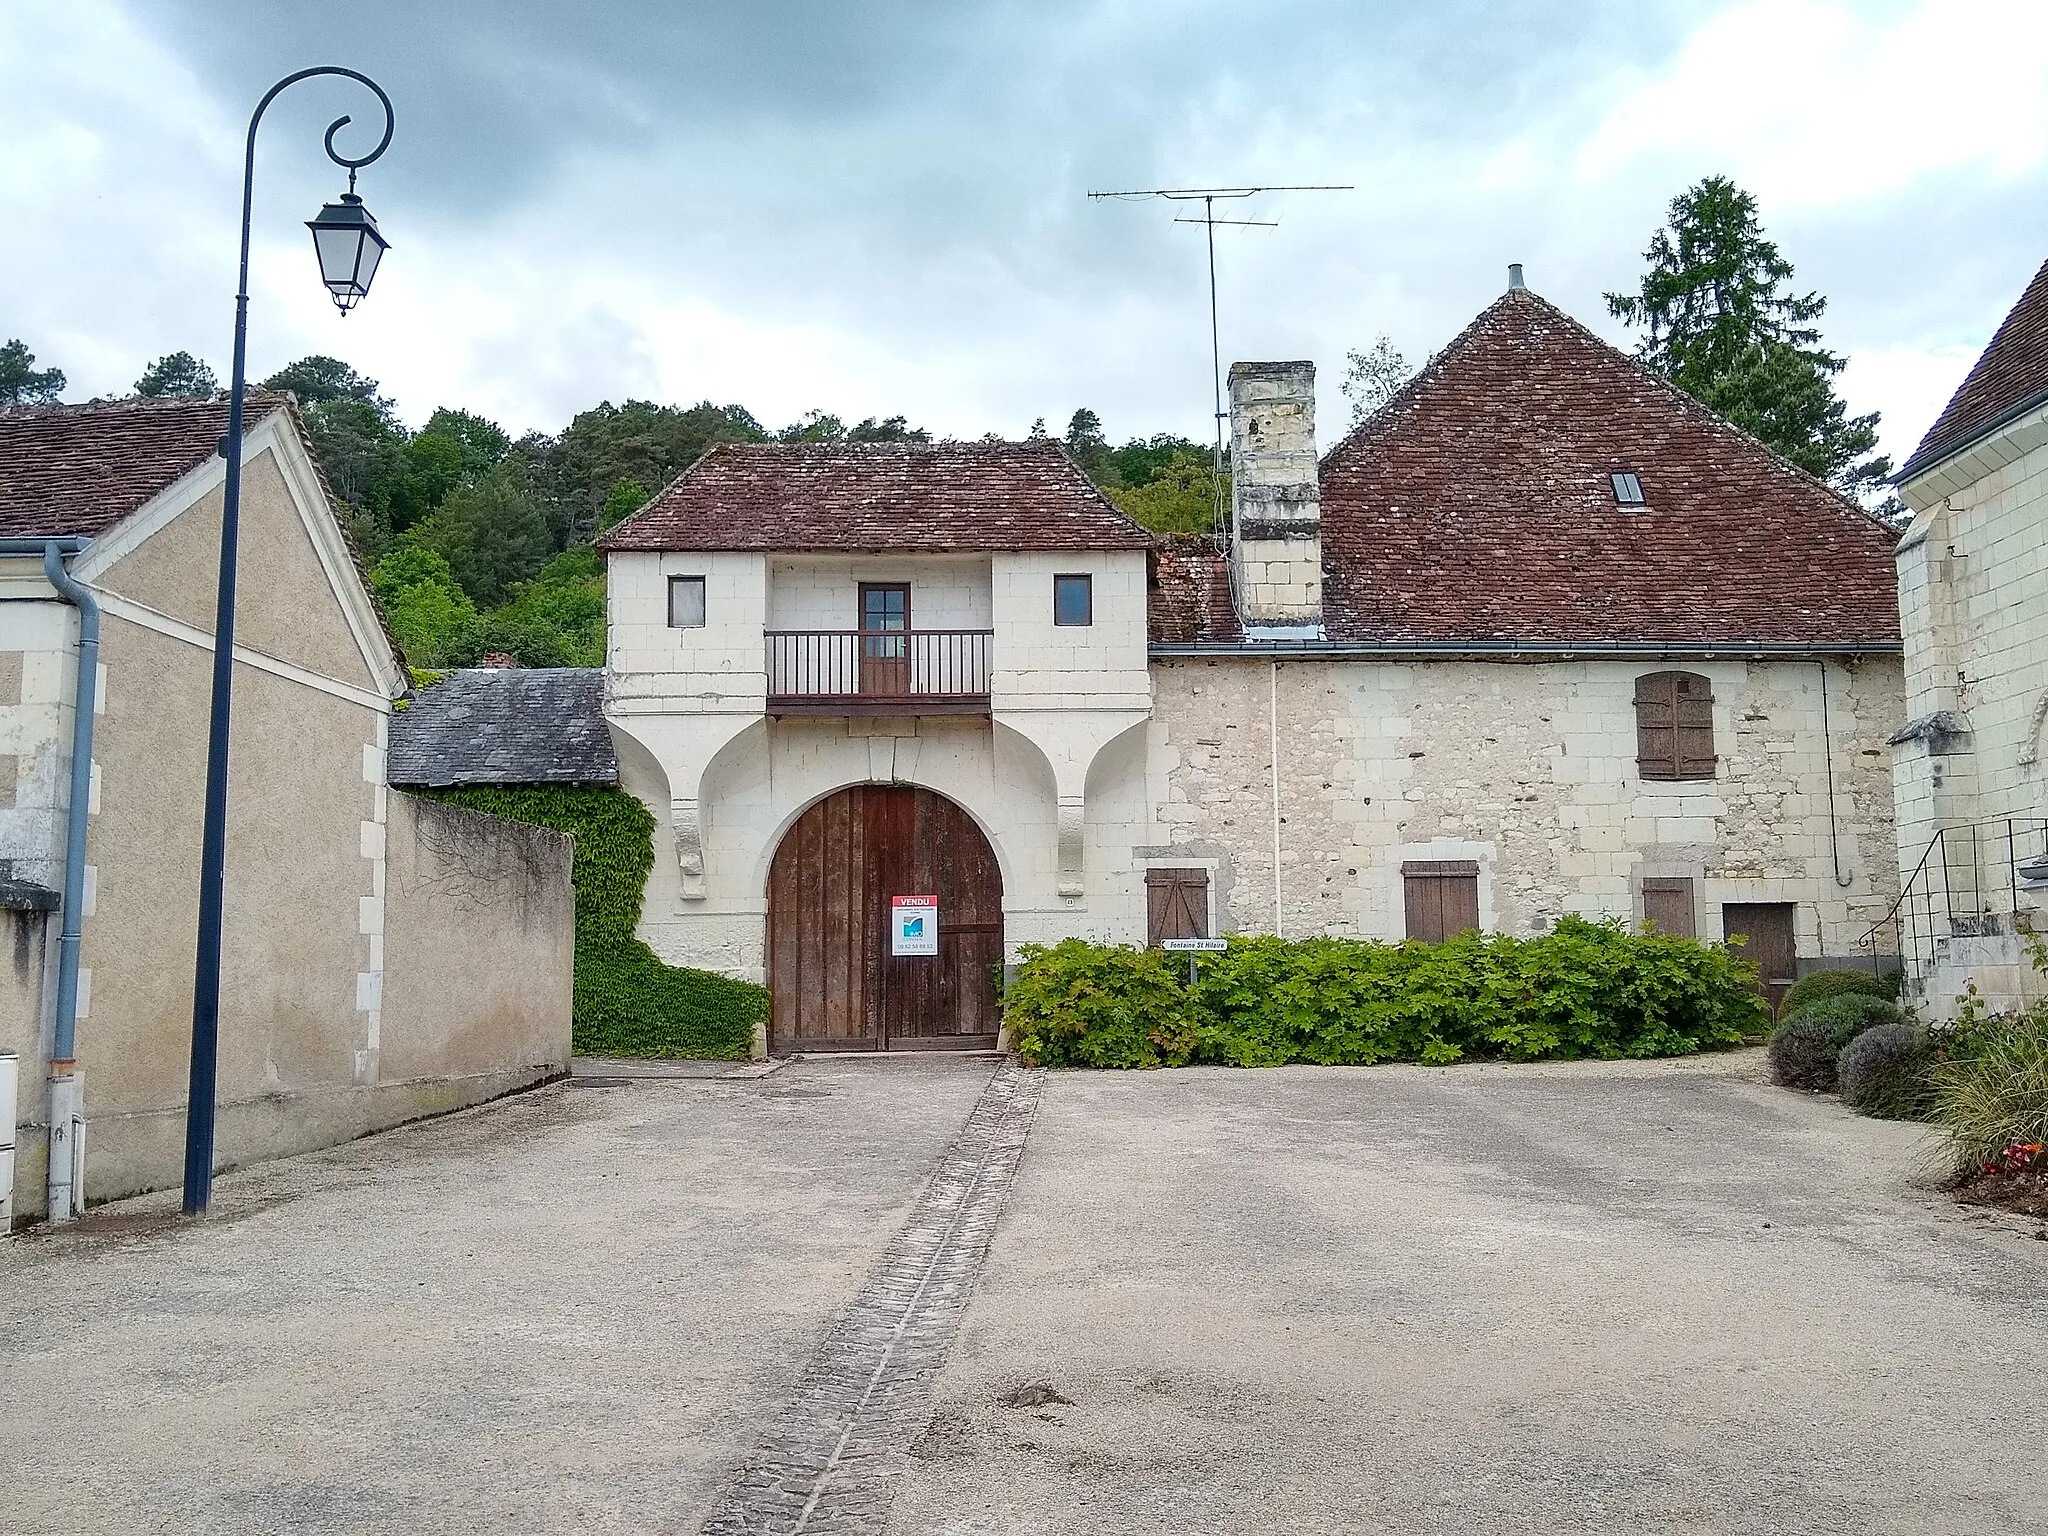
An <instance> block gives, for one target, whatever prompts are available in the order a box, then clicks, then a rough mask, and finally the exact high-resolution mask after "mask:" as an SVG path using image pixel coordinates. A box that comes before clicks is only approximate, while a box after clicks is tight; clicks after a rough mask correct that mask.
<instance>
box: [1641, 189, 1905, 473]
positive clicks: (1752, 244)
mask: <svg viewBox="0 0 2048 1536" xmlns="http://www.w3.org/2000/svg"><path fill="white" fill-rule="evenodd" d="M1643 259H1644V261H1645V262H1647V263H1648V266H1649V270H1648V271H1646V272H1645V273H1644V274H1643V279H1642V284H1641V286H1640V288H1639V289H1638V291H1637V292H1635V293H1633V294H1621V293H1610V294H1608V295H1607V308H1608V310H1609V312H1610V313H1612V314H1613V315H1614V316H1615V318H1616V319H1619V320H1622V321H1625V322H1626V323H1627V324H1629V325H1632V326H1637V327H1640V328H1641V329H1642V330H1643V331H1644V333H1645V334H1644V336H1643V338H1642V340H1641V342H1640V343H1639V344H1638V345H1637V348H1636V355H1637V356H1638V357H1640V358H1641V359H1642V360H1643V362H1644V363H1645V364H1647V365H1648V366H1649V367H1651V368H1653V369H1655V370H1656V371H1657V372H1658V373H1661V374H1663V375H1664V377H1666V378H1668V379H1670V380H1671V382H1672V383H1674V384H1676V385H1677V386H1678V387H1679V388H1680V389H1683V390H1684V391H1685V392H1686V393H1687V394H1689V395H1691V396H1692V397H1693V398H1694V399H1696V400H1698V401H1699V402H1700V403H1701V404H1703V405H1705V406H1707V407H1708V408H1709V409H1710V410H1713V411H1716V412H1718V413H1720V414H1721V415H1722V416H1724V417H1726V418H1727V419H1728V420H1729V421H1732V422H1733V423H1734V424H1735V425H1736V426H1738V427H1741V428H1742V429H1743V430H1744V431H1746V432H1748V433H1750V434H1751V435H1752V436H1754V437H1756V438H1757V439H1759V440H1760V441H1762V442H1763V443H1765V444H1766V445H1768V446H1769V447H1771V448H1773V449H1775V450H1776V451H1777V452H1778V453H1780V454H1782V455H1783V456H1784V457H1785V458H1787V459H1790V460H1791V461H1792V462H1793V463H1794V464H1797V465H1798V466H1799V467H1800V468H1801V469H1804V470H1806V471H1807V472H1808V473H1810V474H1813V475H1816V476H1818V477H1819V478H1820V479H1822V480H1825V481H1827V482H1828V483H1829V484H1830V485H1832V486H1833V487H1834V488H1835V489H1836V490H1838V491H1841V492H1842V493H1844V494H1845V495H1852V496H1864V497H1871V496H1874V495H1876V494H1877V493H1878V492H1879V491H1880V490H1881V488H1882V487H1883V485H1884V483H1885V481H1886V480H1887V479H1889V478H1890V475H1891V471H1892V465H1891V460H1890V459H1887V458H1884V457H1882V456H1881V455H1878V454H1877V453H1876V452H1875V450H1876V448H1877V425H1878V416H1877V413H1876V412H1875V411H1873V412H1871V413H1869V414H1868V415H1864V416H1851V415H1849V413H1848V407H1847V406H1846V405H1845V404H1844V403H1843V401H1842V400H1841V398H1840V397H1839V396H1838V395H1836V393H1835V384H1834V381H1835V379H1836V378H1837V377H1838V376H1839V375H1840V374H1841V372H1842V369H1843V368H1844V367H1845V366H1846V361H1847V360H1846V359H1844V358H1842V357H1839V356H1837V355H1836V354H1835V353H1833V352H1830V351H1828V350H1827V349H1826V348H1825V347H1823V346H1822V345H1821V344H1820V331H1819V330H1818V329H1817V328H1816V327H1815V325H1814V323H1813V322H1815V321H1817V320H1818V319H1820V317H1821V315H1822V314H1823V313H1825V311H1826V310H1827V300H1826V299H1824V298H1822V297H1821V296H1820V295H1819V294H1818V293H1805V294H1801V293H1796V292H1794V291H1792V289H1791V286H1790V285H1791V280H1792V263H1791V262H1789V261H1787V260H1786V259H1785V257H1784V255H1783V253H1782V252H1780V251H1779V249H1778V247H1777V245H1776V244H1775V243H1774V242H1773V241H1771V240H1770V239H1768V238H1767V237H1766V236H1765V234H1764V232H1763V227H1762V225H1761V224H1760V223H1759V222H1758V219H1757V210H1756V199H1755V198H1753V197H1751V196H1750V195H1749V194H1748V193H1747V192H1745V191H1743V190H1742V189H1741V188H1740V187H1738V186H1736V185H1735V183H1734V182H1732V181H1729V180H1728V179H1727V178H1726V177H1722V176H1709V177H1708V178H1707V179H1706V180H1704V181H1702V182H1700V183H1699V184H1698V185H1697V186H1695V187H1691V188H1689V189H1688V190H1686V191H1685V192H1683V193H1681V194H1680V195H1679V196H1678V197H1676V198H1674V199H1672V202H1671V210H1670V226H1669V227H1668V228H1666V229H1660V230H1658V231H1657V233H1656V234H1655V235H1653V236H1652V237H1651V239H1650V247H1649V249H1648V250H1647V251H1645V252H1644V253H1643Z"/></svg>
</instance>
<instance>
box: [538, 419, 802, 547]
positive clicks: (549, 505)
mask: <svg viewBox="0 0 2048 1536" xmlns="http://www.w3.org/2000/svg"><path fill="white" fill-rule="evenodd" d="M767 436H768V434H767V433H766V432H765V431H763V430H762V427H761V424H760V422H758V421H756V420H755V419H754V417H753V415H752V413H751V412H749V411H748V410H747V409H746V408H745V407H744V406H738V405H713V404H712V403H711V402H710V401H708V400H706V401H702V402H700V403H699V404H697V405H693V406H690V407H688V408H686V409H685V408H679V407H676V406H668V405H654V404H651V403H650V402H648V401H645V400H628V401H627V402H626V403H625V404H624V405H613V404H612V403H611V402H610V401H606V402H605V403H604V404H602V405H599V406H597V407H595V408H594V409H592V410H588V411H584V412H581V413H580V414H579V415H577V417H576V418H575V420H573V421H571V422H570V423H569V425H568V427H567V429H566V430H564V431H563V433H562V435H561V436H560V437H557V438H545V437H538V436H536V437H530V438H522V439H521V440H520V441H519V442H518V443H515V444H514V445H513V449H512V453H511V454H510V455H509V457H512V458H517V459H519V460H521V461H522V462H523V463H524V464H525V465H526V466H527V473H528V477H529V481H530V483H531V484H532V486H533V488H534V494H535V495H536V496H537V497H538V498H539V500H540V501H541V502H542V504H543V506H544V507H545V508H546V509H547V513H548V522H549V527H550V529H551V530H552V531H553V533H554V536H555V544H556V547H557V548H561V547H565V546H567V545H569V544H572V543H577V542H581V541H585V540H587V539H589V538H590V537H592V536H593V534H594V533H595V531H596V527H597V519H598V517H599V515H600V514H601V512H602V511H603V509H604V505H605V502H606V501H607V499H609V497H610V495H611V492H612V488H613V487H614V486H616V485H617V484H618V483H619V482H620V481H621V480H631V481H633V482H634V483H635V484H637V485H643V486H663V485H667V484H668V483H669V481H671V480H673V479H675V477H676V476H677V475H679V474H681V473H682V472H683V471H684V470H686V469H688V468H689V467H690V466H691V465H692V464H694V463H696V462H697V460H699V459H700V458H702V457H703V456H704V455H705V453H706V452H708V451H709V450H710V449H711V448H712V446H713V445H715V444H717V443H728V442H736V443H758V442H762V441H764V440H766V438H767Z"/></svg>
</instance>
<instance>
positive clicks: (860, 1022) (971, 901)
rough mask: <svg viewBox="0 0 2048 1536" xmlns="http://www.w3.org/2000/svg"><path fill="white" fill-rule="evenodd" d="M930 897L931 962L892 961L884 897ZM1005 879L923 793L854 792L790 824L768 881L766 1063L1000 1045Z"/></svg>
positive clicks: (980, 845)
mask: <svg viewBox="0 0 2048 1536" xmlns="http://www.w3.org/2000/svg"><path fill="white" fill-rule="evenodd" d="M898 896H926V897H936V898H937V903H938V904H937V907H936V909H935V916H934V918H933V919H932V920H933V921H934V922H935V923H936V925H937V929H938V943H937V951H938V952H937V953H936V954H931V955H920V954H903V953H897V952H895V951H896V950H897V949H898V948H900V947H902V946H899V945H898V944H897V943H895V942H894V938H895V935H894V923H893V920H892V898H894V897H898ZM1002 958H1003V877H1002V871H1001V870H1000V869H999V868H998V867H997V865H996V856H995V850H994V849H992V848H990V847H989V845H988V839H987V838H986V837H984V836H982V833H981V829H980V828H979V827H977V826H976V825H975V824H974V822H973V821H972V820H971V819H970V818H969V817H968V815H967V813H966V812H965V811H963V810H961V809H960V807H959V806H957V805H955V804H954V803H953V802H952V801H950V800H948V799H946V798H945V797H944V796H943V795H937V794H934V793H933V792H932V791H931V790H928V789H912V788H907V787H902V786H896V785H882V784H860V785H855V786H854V787H853V788H850V789H842V790H840V791H838V792H837V793H836V794H832V795H828V796H826V797H825V798H824V799H823V800H820V801H819V802H818V803H817V804H816V805H814V806H812V807H811V808H810V809H809V810H807V811H805V812H804V813H803V815H802V816H800V817H798V818H797V820H796V824H795V825H794V826H792V827H791V828H790V829H789V831H788V832H787V833H786V834H785V835H784V837H783V839H782V844H781V846H780V847H778V848H777V849H776V850H775V861H774V863H773V865H771V866H770V869H769V873H768V985H769V988H770V990H771V992H772V993H773V995H774V1012H773V1019H772V1022H771V1024H770V1026H769V1048H770V1049H771V1050H773V1051H777V1052H784V1051H828V1050H829V1051H856V1050H947V1049H953V1050H966V1049H973V1048H977V1047H981V1048H986V1047H989V1046H993V1045H994V1044H995V1043H996V1032H997V1029H998V1028H999V1027H1000V1019H999V1017H998V1002H997V996H996V967H997V966H998V965H1000V964H1001V963H1002Z"/></svg>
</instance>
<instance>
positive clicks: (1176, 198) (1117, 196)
mask: <svg viewBox="0 0 2048 1536" xmlns="http://www.w3.org/2000/svg"><path fill="white" fill-rule="evenodd" d="M1356 190H1357V189H1356V188H1355V187H1352V186H1350V185H1348V184H1347V185H1344V186H1293V187H1144V188H1139V189H1136V190H1133V191H1128V192H1090V193H1089V194H1088V196H1089V198H1090V199H1091V200H1093V199H1105V198H1107V199H1114V200H1116V201H1118V202H1137V201H1139V200H1140V199H1142V198H1148V197H1159V198H1164V199H1166V200H1167V201H1168V202H1173V203H1191V202H1194V201H1196V200H1197V199H1200V201H1201V204H1202V216H1201V217H1200V218H1199V219H1191V218H1182V217H1176V218H1175V219H1174V221H1173V222H1174V223H1176V224H1200V225H1203V226H1205V231H1206V233H1207V235H1208V240H1209V387H1210V392H1211V394H1212V395H1213V397H1214V402H1215V413H1216V441H1215V446H1214V448H1213V449H1212V450H1211V451H1210V455H1209V478H1210V484H1211V485H1212V486H1213V487H1214V489H1213V491H1212V493H1211V494H1212V505H1211V508H1210V512H1211V521H1212V523H1213V525H1214V528H1215V533H1216V541H1217V543H1218V544H1219V545H1221V544H1222V543H1223V542H1225V540H1224V534H1225V525H1224V520H1223V423H1224V422H1225V421H1226V420H1228V419H1229V415H1230V413H1229V412H1228V411H1226V410H1224V408H1223V344H1222V340H1221V336H1220V332H1219V330H1218V328H1217V324H1216V226H1217V225H1219V224H1223V225H1231V226H1235V227H1238V228H1243V229H1278V228H1279V227H1280V221H1279V220H1278V219H1219V218H1217V217H1216V205H1217V203H1219V202H1242V201H1243V200H1244V199H1246V198H1248V197H1257V196H1259V194H1261V193H1262V192H1352V191H1356Z"/></svg>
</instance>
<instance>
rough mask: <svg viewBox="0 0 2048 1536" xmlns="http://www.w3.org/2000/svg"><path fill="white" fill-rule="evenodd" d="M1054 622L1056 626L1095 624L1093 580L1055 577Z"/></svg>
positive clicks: (1053, 596) (1053, 597)
mask: <svg viewBox="0 0 2048 1536" xmlns="http://www.w3.org/2000/svg"><path fill="white" fill-rule="evenodd" d="M1052 621H1053V623H1055V624H1075V625H1086V624H1093V623H1094V622H1095V593H1094V581H1093V578H1091V577H1088V576H1055V577H1053V579H1052Z"/></svg>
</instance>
